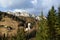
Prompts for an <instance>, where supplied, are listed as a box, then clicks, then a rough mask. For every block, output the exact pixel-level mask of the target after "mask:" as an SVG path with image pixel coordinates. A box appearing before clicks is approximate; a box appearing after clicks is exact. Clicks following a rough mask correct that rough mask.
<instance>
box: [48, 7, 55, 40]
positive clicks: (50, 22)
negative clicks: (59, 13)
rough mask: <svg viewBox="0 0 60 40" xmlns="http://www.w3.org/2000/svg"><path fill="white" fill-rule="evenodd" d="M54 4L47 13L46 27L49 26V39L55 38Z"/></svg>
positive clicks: (53, 39)
mask: <svg viewBox="0 0 60 40" xmlns="http://www.w3.org/2000/svg"><path fill="white" fill-rule="evenodd" d="M55 12H56V11H55V9H54V6H52V8H51V10H50V11H49V13H48V16H47V20H48V27H49V40H56V28H55V27H56V14H55Z"/></svg>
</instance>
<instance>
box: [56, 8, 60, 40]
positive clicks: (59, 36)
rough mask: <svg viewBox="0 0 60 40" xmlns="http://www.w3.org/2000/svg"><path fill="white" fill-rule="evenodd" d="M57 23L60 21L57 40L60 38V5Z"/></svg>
mask: <svg viewBox="0 0 60 40" xmlns="http://www.w3.org/2000/svg"><path fill="white" fill-rule="evenodd" d="M57 18H58V19H57V20H58V21H57V23H58V25H57V29H56V30H57V40H60V7H58V16H57Z"/></svg>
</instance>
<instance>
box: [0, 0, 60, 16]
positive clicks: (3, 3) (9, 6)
mask: <svg viewBox="0 0 60 40" xmlns="http://www.w3.org/2000/svg"><path fill="white" fill-rule="evenodd" d="M52 5H54V6H55V9H57V7H58V6H59V5H60V0H0V11H8V10H11V11H14V10H17V11H18V10H25V11H28V12H29V13H31V14H32V13H34V14H35V15H39V14H40V12H41V11H42V10H43V12H44V15H47V12H48V10H49V9H50V8H51V6H52Z"/></svg>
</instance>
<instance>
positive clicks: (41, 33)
mask: <svg viewBox="0 0 60 40" xmlns="http://www.w3.org/2000/svg"><path fill="white" fill-rule="evenodd" d="M47 30H48V27H47V20H46V19H44V18H43V12H41V20H40V23H39V29H38V30H37V33H36V40H48V32H47Z"/></svg>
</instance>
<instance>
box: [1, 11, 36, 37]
mask: <svg viewBox="0 0 60 40" xmlns="http://www.w3.org/2000/svg"><path fill="white" fill-rule="evenodd" d="M1 13H2V14H1V15H2V19H1V21H0V36H2V37H3V36H4V35H5V36H6V37H7V36H8V37H11V36H16V35H17V31H18V28H21V27H23V28H24V30H25V29H26V28H29V31H27V32H26V33H28V32H29V33H31V32H33V30H35V28H36V25H37V23H36V20H35V19H34V18H32V17H24V16H16V14H12V13H11V12H8V13H6V12H1ZM18 14H20V13H18ZM26 15H28V14H26ZM26 15H25V16H26ZM28 16H29V15H28ZM30 23H31V25H30Z"/></svg>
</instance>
